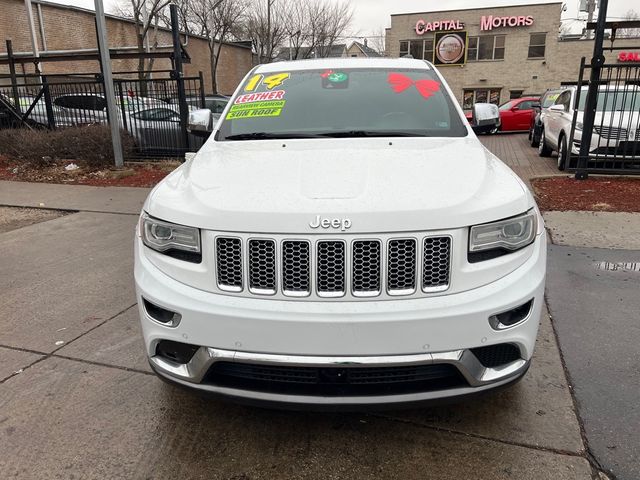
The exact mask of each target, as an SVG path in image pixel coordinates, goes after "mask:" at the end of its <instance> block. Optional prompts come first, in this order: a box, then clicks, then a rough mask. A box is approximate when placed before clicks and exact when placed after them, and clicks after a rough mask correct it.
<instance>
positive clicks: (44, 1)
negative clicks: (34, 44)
mask: <svg viewBox="0 0 640 480" xmlns="http://www.w3.org/2000/svg"><path fill="white" fill-rule="evenodd" d="M32 3H39V4H40V5H43V6H47V7H52V8H58V9H60V10H72V11H76V12H82V13H88V14H90V15H92V16H95V14H96V12H95V10H91V9H88V8H82V7H78V6H75V5H66V4H62V3H56V2H50V1H47V0H32ZM105 18H110V19H112V20H118V21H121V22H127V23H135V21H134V20H133V18H126V17H122V16H119V15H113V14H109V13H106V14H105ZM158 30H163V31H165V32H170V31H171V28H168V27H163V26H158ZM180 34H181V35H185V33H184V32H180ZM188 35H189V36H190V37H193V38H201V39H203V40H207V38H206V37H203V36H200V35H193V34H191V33H190V34H188ZM220 43H222V44H223V45H229V46H232V47H237V48H247V49H251V48H252V47H251V42H250V41H240V42H227V41H225V42H220Z"/></svg>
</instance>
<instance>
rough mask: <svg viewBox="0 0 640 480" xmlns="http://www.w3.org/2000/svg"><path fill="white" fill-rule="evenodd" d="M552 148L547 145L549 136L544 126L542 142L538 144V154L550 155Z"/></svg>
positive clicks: (542, 155) (541, 133)
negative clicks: (547, 136) (545, 132)
mask: <svg viewBox="0 0 640 480" xmlns="http://www.w3.org/2000/svg"><path fill="white" fill-rule="evenodd" d="M551 152H552V150H551V149H550V148H549V147H548V146H547V138H546V135H545V134H544V128H543V129H542V132H540V143H539V144H538V155H540V156H541V157H550V156H551Z"/></svg>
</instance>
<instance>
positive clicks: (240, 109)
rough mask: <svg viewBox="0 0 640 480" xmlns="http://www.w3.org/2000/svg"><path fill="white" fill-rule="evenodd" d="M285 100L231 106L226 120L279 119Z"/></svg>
mask: <svg viewBox="0 0 640 480" xmlns="http://www.w3.org/2000/svg"><path fill="white" fill-rule="evenodd" d="M286 102H287V101H286V100H266V101H263V102H252V103H244V104H240V105H233V106H232V107H231V109H229V113H227V120H237V119H239V118H255V117H279V116H280V114H281V113H282V109H283V108H284V105H285V103H286Z"/></svg>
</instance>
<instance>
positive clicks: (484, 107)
mask: <svg viewBox="0 0 640 480" xmlns="http://www.w3.org/2000/svg"><path fill="white" fill-rule="evenodd" d="M499 126H500V111H499V110H498V107H497V105H494V104H493V103H476V104H474V105H473V116H472V121H471V128H473V131H474V132H476V133H489V132H494V131H496V130H497V129H498V127H499Z"/></svg>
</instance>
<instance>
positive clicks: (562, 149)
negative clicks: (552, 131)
mask: <svg viewBox="0 0 640 480" xmlns="http://www.w3.org/2000/svg"><path fill="white" fill-rule="evenodd" d="M558 143H559V146H558V170H560V171H561V172H563V171H564V169H565V168H566V166H567V155H568V152H567V137H565V136H564V135H562V136H561V137H560V142H558Z"/></svg>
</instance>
